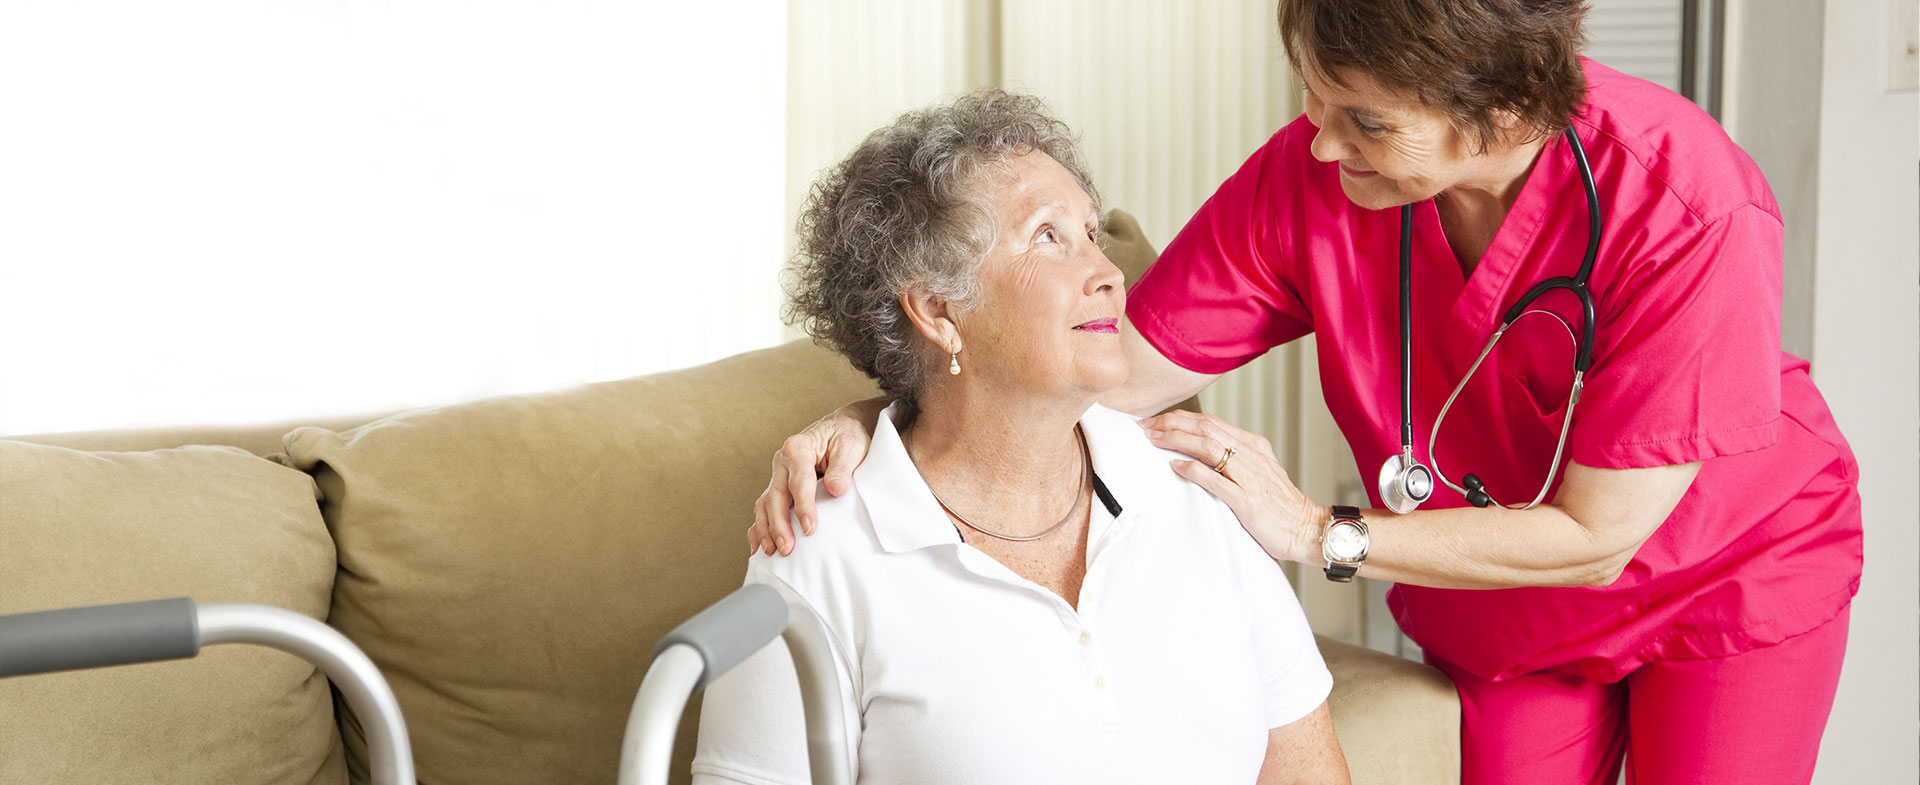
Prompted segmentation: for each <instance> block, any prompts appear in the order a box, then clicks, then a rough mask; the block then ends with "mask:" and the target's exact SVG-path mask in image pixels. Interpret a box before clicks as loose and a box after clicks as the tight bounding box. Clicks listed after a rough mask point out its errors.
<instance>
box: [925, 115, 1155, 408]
mask: <svg viewBox="0 0 1920 785" xmlns="http://www.w3.org/2000/svg"><path fill="white" fill-rule="evenodd" d="M989 177H990V178H991V179H990V181H989V184H988V186H987V187H988V188H989V189H990V193H991V198H992V203H993V209H994V213H995V218H996V221H997V223H998V224H999V230H1000V240H999V243H998V244H996V245H995V246H994V247H993V250H992V251H991V252H989V253H988V254H987V258H986V261H984V262H983V263H982V264H981V266H980V295H979V297H978V298H977V299H976V300H975V301H974V304H973V305H972V306H970V307H969V308H968V309H967V311H966V312H964V313H963V314H962V315H961V318H959V319H958V320H957V321H956V322H955V326H956V328H957V329H958V330H959V332H960V337H961V340H962V341H963V342H964V344H963V346H964V348H963V350H962V354H961V364H962V366H968V365H971V367H972V368H973V370H971V371H968V372H969V373H974V374H978V376H976V377H975V378H977V379H986V380H991V381H994V382H1006V383H1008V384H1010V385H1012V386H1013V387H1014V388H1015V389H1025V390H1029V391H1035V392H1041V393H1058V394H1065V395H1081V394H1098V393H1101V392H1105V391H1107V390H1111V389H1113V388H1115V387H1119V386H1120V385H1121V384H1123V383H1125V382H1126V380H1127V359H1126V355H1125V354H1123V353H1122V352H1121V349H1120V331H1119V327H1120V325H1119V320H1120V319H1121V317H1122V315H1123V314H1124V313H1125V312H1126V299H1125V298H1126V278H1125V276H1123V275H1122V274H1121V272H1120V270H1119V268H1117V267H1114V266H1113V263H1112V262H1110V261H1107V257H1106V254H1104V253H1102V252H1101V251H1100V246H1099V245H1098V244H1097V243H1096V242H1095V240H1094V237H1095V236H1096V234H1097V232H1098V230H1099V226H1100V215H1099V211H1098V209H1097V208H1096V207H1095V206H1094V204H1093V199H1092V198H1091V197H1089V196H1087V193H1086V191H1084V190H1082V189H1081V188H1080V184H1079V183H1078V182H1077V181H1075V180H1074V179H1073V175H1072V174H1070V173H1068V172H1067V170H1066V168H1065V167H1063V166H1061V165H1060V164H1059V162H1057V161H1055V160H1054V159H1053V157H1052V156H1049V155H1047V154H1046V153H1042V152H1039V151H1034V152H1030V153H1027V154H1025V155H1019V156H1014V157H1012V158H1009V159H1008V160H1007V161H1006V165H1005V167H1004V168H1002V169H1001V170H1000V171H999V172H997V173H996V174H994V175H989Z"/></svg>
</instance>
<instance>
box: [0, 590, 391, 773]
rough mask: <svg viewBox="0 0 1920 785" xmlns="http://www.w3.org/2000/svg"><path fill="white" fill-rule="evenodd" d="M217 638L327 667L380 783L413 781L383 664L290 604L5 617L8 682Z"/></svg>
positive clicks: (0, 625) (162, 655)
mask: <svg viewBox="0 0 1920 785" xmlns="http://www.w3.org/2000/svg"><path fill="white" fill-rule="evenodd" d="M218 643H252V644H257V645H261V646H267V647H270V648H275V649H279V650H281V651H284V652H288V653H290V654H293V655H296V656H299V657H301V658H303V659H306V660H307V661H309V662H312V663H313V664H315V665H317V666H319V667H320V671H321V672H322V673H325V674H326V676H327V678H328V679H329V680H331V681H332V682H333V685H334V686H335V687H336V688H338V689H339V690H340V694H341V696H343V697H345V698H346V700H347V706H348V707H349V708H351V709H352V710H353V713H354V716H356V717H359V718H360V723H361V726H362V727H363V728H364V729H365V730H366V733H367V752H368V756H369V758H370V760H369V764H370V768H371V769H372V776H373V782H374V785H412V783H413V781H414V778H413V750H412V748H411V747H410V746H408V743H407V726H406V723H405V722H404V721H403V720H402V719H401V717H400V703H399V701H397V700H395V699H394V697H393V690H392V689H390V688H389V687H388V686H387V681H386V679H385V678H382V677H381V676H380V669H379V668H376V667H374V664H373V661H372V660H369V659H367V655H365V654H363V653H361V651H360V649H359V647H356V646H354V645H353V642H352V641H349V640H347V638H346V636H344V635H341V634H340V633H339V631H337V630H335V629H333V628H332V627H328V626H327V625H325V624H322V623H320V622H317V621H314V620H313V619H310V618H307V617H306V616H302V615H300V614H298V613H294V612H293V611H290V610H287V609H285V608H275V607H273V606H270V605H249V604H237V603H229V604H214V605H201V606H195V605H194V602H193V600H191V599H188V598H186V597H178V598H174V599H170V600H151V601H147V602H128V603H121V604H117V605H97V606H93V607H88V608H69V609H65V610H56V611H39V612H35V613H21V614H16V615H12V616H0V678H5V677H8V676H25V675H29V674H35V673H53V672H56V671H70V670H81V669H83V668H99V667H103V666H108V665H131V664H134V663H141V662H158V661H161V660H177V659H184V658H187V657H192V656H194V655H197V654H199V653H200V647H201V646H203V645H212V644H218Z"/></svg>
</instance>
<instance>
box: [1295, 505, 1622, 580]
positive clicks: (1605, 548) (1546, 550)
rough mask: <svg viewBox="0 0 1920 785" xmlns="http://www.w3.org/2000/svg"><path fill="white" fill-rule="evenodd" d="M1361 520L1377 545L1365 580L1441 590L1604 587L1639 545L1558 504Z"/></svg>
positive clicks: (1376, 514) (1372, 515)
mask: <svg viewBox="0 0 1920 785" xmlns="http://www.w3.org/2000/svg"><path fill="white" fill-rule="evenodd" d="M1362 517H1363V518H1364V519H1365V520H1366V522H1367V532H1368V535H1369V539H1370V541H1371V542H1370V546H1369V548H1368V552H1367V560H1366V565H1365V566H1364V567H1362V568H1361V569H1360V572H1359V574H1360V575H1361V576H1362V577H1366V578H1375V579H1379V580H1388V581H1393V582H1395V583H1406V584H1412V585H1415V586H1428V587H1432V588H1437V589H1509V588H1516V587H1522V586H1604V585H1607V584H1609V583H1612V582H1613V579H1614V578H1615V577H1617V576H1618V575H1619V574H1620V570H1621V569H1623V568H1624V567H1625V566H1626V564H1627V562H1628V561H1629V560H1630V559H1632V558H1633V554H1634V552H1635V551H1636V550H1638V548H1639V545H1640V540H1639V539H1632V538H1629V537H1623V536H1622V535H1621V533H1618V532H1612V531H1607V530H1596V529H1594V528H1590V527H1588V526H1585V525H1582V524H1581V522H1580V521H1578V520H1576V519H1574V518H1573V517H1572V516H1571V515H1568V514H1567V512H1566V511H1565V510H1562V509H1561V508H1559V507H1556V506H1552V505H1541V506H1539V507H1535V508H1533V509H1531V510H1508V509H1502V508H1486V509H1482V508H1478V507H1462V508H1458V509H1447V510H1420V511H1416V512H1411V513H1408V514H1405V515H1395V514H1393V513H1391V512H1388V511H1386V510H1368V511H1367V512H1366V513H1364V514H1363V516H1362ZM1321 566H1324V562H1321Z"/></svg>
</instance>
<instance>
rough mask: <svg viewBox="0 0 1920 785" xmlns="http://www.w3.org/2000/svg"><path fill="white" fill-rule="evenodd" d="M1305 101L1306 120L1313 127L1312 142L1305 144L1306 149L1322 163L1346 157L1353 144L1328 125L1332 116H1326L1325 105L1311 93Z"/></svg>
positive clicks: (1351, 150)
mask: <svg viewBox="0 0 1920 785" xmlns="http://www.w3.org/2000/svg"><path fill="white" fill-rule="evenodd" d="M1306 103H1307V107H1306V109H1307V122H1310V123H1313V127H1314V129H1315V130H1314V134H1313V143H1312V144H1310V145H1308V146H1307V150H1308V151H1309V152H1311V153H1313V157H1314V159H1315V160H1318V161H1320V162H1322V163H1333V162H1334V161H1339V160H1343V159H1345V158H1347V157H1348V154H1349V153H1351V152H1353V145H1351V144H1349V143H1348V142H1347V141H1346V140H1345V139H1342V138H1340V134H1339V132H1337V131H1335V130H1333V129H1332V128H1330V127H1329V126H1330V125H1332V123H1329V122H1328V120H1330V119H1332V118H1329V117H1327V112H1326V106H1325V105H1324V104H1321V103H1320V99H1318V98H1315V97H1314V95H1313V94H1312V93H1308V94H1307V101H1306Z"/></svg>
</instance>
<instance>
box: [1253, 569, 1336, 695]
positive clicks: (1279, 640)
mask: <svg viewBox="0 0 1920 785" xmlns="http://www.w3.org/2000/svg"><path fill="white" fill-rule="evenodd" d="M1244 539H1245V540H1246V542H1245V546H1246V547H1243V548H1241V549H1240V551H1241V552H1242V558H1243V559H1244V561H1245V562H1246V566H1245V573H1244V574H1245V575H1246V586H1247V592H1248V599H1249V600H1250V602H1251V605H1252V607H1253V615H1254V618H1253V644H1254V651H1255V652H1256V653H1258V655H1259V657H1260V661H1261V662H1262V663H1264V664H1265V668H1264V673H1263V674H1262V675H1263V677H1264V679H1265V681H1266V684H1265V688H1266V694H1267V727H1269V728H1278V727H1281V726H1284V725H1291V724H1293V722H1294V721H1296V720H1299V719H1300V718H1302V717H1305V716H1307V715H1308V714H1310V713H1312V712H1313V710H1314V709H1316V708H1319V706H1320V704H1321V703H1323V702H1325V701H1326V699H1327V696H1328V695H1329V694H1331V693H1332V692H1333V674H1332V673H1331V672H1329V671H1328V670H1327V664H1326V662H1325V661H1324V660H1322V659H1321V658H1320V646H1319V645H1318V644H1316V643H1315V642H1314V640H1313V630H1312V629H1311V628H1309V627H1308V626H1307V614H1306V613H1305V612H1304V611H1302V610H1301V609H1300V599H1299V598H1298V597H1296V596H1294V593H1293V586H1292V585H1290V584H1288V583H1287V575H1286V573H1284V572H1281V570H1280V565H1278V564H1275V563H1274V561H1273V559H1272V557H1269V556H1267V554H1266V551H1264V550H1262V549H1261V548H1260V545H1259V544H1258V543H1256V542H1254V541H1253V538H1252V537H1251V536H1247V537H1245V538H1244Z"/></svg>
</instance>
